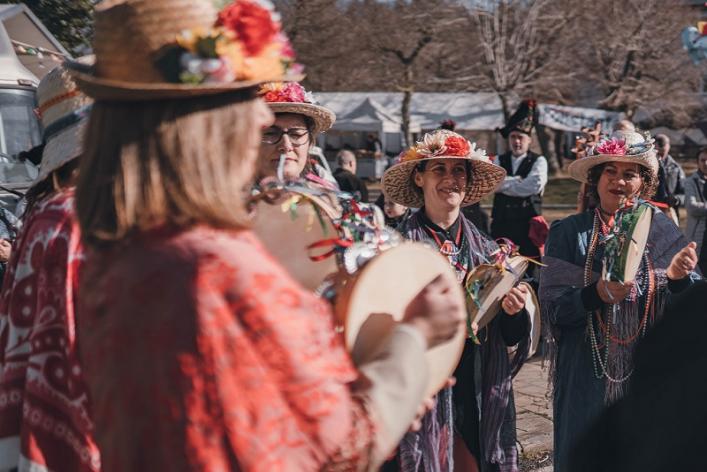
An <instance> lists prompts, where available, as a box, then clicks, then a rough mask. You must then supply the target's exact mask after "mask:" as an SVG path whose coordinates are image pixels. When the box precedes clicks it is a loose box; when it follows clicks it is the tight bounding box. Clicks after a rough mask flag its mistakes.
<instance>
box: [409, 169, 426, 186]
mask: <svg viewBox="0 0 707 472" xmlns="http://www.w3.org/2000/svg"><path fill="white" fill-rule="evenodd" d="M413 172H414V174H413V176H412V179H413V182H415V185H417V186H418V187H420V188H422V184H423V180H422V174H421V173H420V172H419V171H418V170H417V169H415V170H413Z"/></svg>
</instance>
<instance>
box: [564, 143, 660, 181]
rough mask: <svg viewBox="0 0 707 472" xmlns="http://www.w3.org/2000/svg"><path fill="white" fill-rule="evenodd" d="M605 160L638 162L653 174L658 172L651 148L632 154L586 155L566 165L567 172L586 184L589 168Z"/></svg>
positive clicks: (656, 161)
mask: <svg viewBox="0 0 707 472" xmlns="http://www.w3.org/2000/svg"><path fill="white" fill-rule="evenodd" d="M606 162H625V163H628V164H638V165H640V166H643V167H645V168H647V169H649V170H650V171H651V172H652V173H653V174H657V173H658V160H657V158H656V156H655V151H654V150H653V149H651V150H650V151H646V152H644V153H641V154H633V155H614V154H599V155H596V156H587V157H583V158H581V159H577V160H576V161H572V162H571V163H570V165H569V166H567V173H568V174H569V175H570V177H572V178H573V179H574V180H577V181H579V182H582V183H585V184H588V183H589V170H590V169H591V168H592V167H595V166H598V165H600V164H604V163H606Z"/></svg>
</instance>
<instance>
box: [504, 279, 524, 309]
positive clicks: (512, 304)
mask: <svg viewBox="0 0 707 472" xmlns="http://www.w3.org/2000/svg"><path fill="white" fill-rule="evenodd" d="M527 298H528V287H527V286H526V285H523V284H521V285H518V286H517V287H513V288H512V289H510V290H509V291H508V293H507V294H506V296H505V297H503V300H502V301H501V308H503V311H505V312H506V313H508V314H509V315H517V314H518V313H520V311H521V310H522V309H523V308H525V301H526V300H527Z"/></svg>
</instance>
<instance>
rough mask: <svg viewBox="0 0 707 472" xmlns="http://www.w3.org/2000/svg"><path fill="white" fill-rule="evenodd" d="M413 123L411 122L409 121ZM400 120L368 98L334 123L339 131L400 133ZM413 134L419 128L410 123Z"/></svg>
mask: <svg viewBox="0 0 707 472" xmlns="http://www.w3.org/2000/svg"><path fill="white" fill-rule="evenodd" d="M411 121H413V120H411ZM400 126H401V120H400V119H399V118H397V117H395V116H393V115H392V114H391V113H390V112H389V111H388V110H386V108H385V107H384V106H383V105H381V104H380V103H378V102H376V101H375V100H373V99H371V98H370V97H367V98H365V99H364V100H363V101H362V102H361V103H360V104H359V105H358V106H357V107H356V108H354V109H353V110H351V111H350V112H348V113H346V114H344V115H343V116H341V117H340V118H338V119H337V120H336V122H335V123H334V129H335V130H339V131H382V132H384V133H397V132H400ZM411 128H412V131H413V132H419V131H420V126H419V125H417V124H416V123H414V122H412V123H411Z"/></svg>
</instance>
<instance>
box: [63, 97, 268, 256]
mask: <svg viewBox="0 0 707 472" xmlns="http://www.w3.org/2000/svg"><path fill="white" fill-rule="evenodd" d="M257 103H258V102H256V101H255V100H254V95H253V91H252V90H250V89H249V90H246V91H242V92H237V93H233V94H226V95H216V96H211V97H196V98H189V99H181V100H162V101H154V102H96V103H95V104H94V106H93V110H92V112H91V118H90V122H89V126H88V132H87V138H86V147H85V151H84V155H83V158H82V161H81V167H80V173H79V181H78V185H77V191H76V207H77V215H78V220H79V224H80V226H81V231H82V237H83V239H84V241H85V243H86V244H88V245H98V244H105V243H112V242H118V241H120V240H122V239H124V238H126V237H128V236H130V235H131V234H133V233H137V232H142V231H146V230H150V229H153V228H157V227H160V226H172V227H187V226H190V225H194V224H198V223H203V224H206V225H209V226H213V227H218V228H225V229H238V228H243V227H246V226H247V225H248V217H247V212H246V208H245V201H244V199H245V193H244V186H245V185H246V184H247V183H248V179H249V178H250V177H251V175H252V173H253V170H254V159H255V152H256V149H257V144H258V143H257V141H256V142H250V141H253V137H252V136H253V129H252V126H253V125H252V122H253V120H252V118H251V117H252V113H253V112H254V110H255V105H256V104H257ZM251 157H252V158H251Z"/></svg>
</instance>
